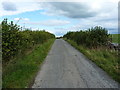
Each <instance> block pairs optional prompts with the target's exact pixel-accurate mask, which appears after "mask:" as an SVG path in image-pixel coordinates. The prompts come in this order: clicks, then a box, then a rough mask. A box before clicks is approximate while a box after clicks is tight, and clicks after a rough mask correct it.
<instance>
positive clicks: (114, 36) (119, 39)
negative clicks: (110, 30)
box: [110, 34, 120, 44]
mask: <svg viewBox="0 0 120 90" xmlns="http://www.w3.org/2000/svg"><path fill="white" fill-rule="evenodd" d="M110 37H111V38H112V40H111V41H112V43H119V44H120V34H111V35H110Z"/></svg>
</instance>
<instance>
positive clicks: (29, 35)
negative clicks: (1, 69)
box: [1, 19, 55, 63]
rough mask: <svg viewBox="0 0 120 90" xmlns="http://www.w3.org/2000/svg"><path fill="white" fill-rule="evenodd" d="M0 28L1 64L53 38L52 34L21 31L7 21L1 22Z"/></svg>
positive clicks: (18, 27)
mask: <svg viewBox="0 0 120 90" xmlns="http://www.w3.org/2000/svg"><path fill="white" fill-rule="evenodd" d="M1 27H2V61H3V63H6V62H8V61H9V60H10V59H11V58H12V57H14V56H15V55H17V54H18V53H22V51H24V50H25V49H28V48H31V47H33V46H34V45H36V44H42V43H44V42H46V41H47V40H48V39H51V38H55V36H54V35H53V34H51V33H49V32H46V31H31V30H21V27H20V26H18V25H16V24H14V23H13V21H11V22H10V23H8V21H7V19H4V20H3V21H2V23H1Z"/></svg>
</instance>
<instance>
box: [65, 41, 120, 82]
mask: <svg viewBox="0 0 120 90" xmlns="http://www.w3.org/2000/svg"><path fill="white" fill-rule="evenodd" d="M65 40H66V41H67V42H68V43H70V44H71V45H72V46H73V47H75V48H76V49H78V50H79V51H80V52H82V53H83V54H84V55H85V56H87V57H88V58H89V59H90V60H92V61H93V62H95V63H96V64H97V65H98V66H99V67H100V68H102V69H103V70H104V71H106V72H107V73H108V74H109V75H110V76H111V77H112V78H113V79H114V80H116V81H118V82H119V83H120V60H119V55H118V52H117V51H113V50H108V49H106V48H99V49H89V48H86V47H84V46H78V45H77V44H76V43H75V42H74V41H71V40H67V39H65Z"/></svg>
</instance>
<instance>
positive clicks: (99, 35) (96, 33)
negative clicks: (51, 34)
mask: <svg viewBox="0 0 120 90" xmlns="http://www.w3.org/2000/svg"><path fill="white" fill-rule="evenodd" d="M108 36H109V35H108V33H107V30H106V29H105V28H102V27H100V26H96V27H94V28H91V29H88V30H86V31H82V30H81V31H77V32H68V33H67V34H66V35H64V38H67V39H70V40H73V41H75V42H76V43H77V44H78V45H84V46H87V47H89V48H97V47H99V46H102V45H106V44H107V41H108V40H109V37H108Z"/></svg>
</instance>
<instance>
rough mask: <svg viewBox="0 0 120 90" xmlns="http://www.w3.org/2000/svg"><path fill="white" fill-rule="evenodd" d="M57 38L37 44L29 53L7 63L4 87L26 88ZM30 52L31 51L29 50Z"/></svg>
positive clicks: (4, 73)
mask: <svg viewBox="0 0 120 90" xmlns="http://www.w3.org/2000/svg"><path fill="white" fill-rule="evenodd" d="M54 40H55V39H50V40H48V41H47V42H45V43H43V44H39V45H37V46H36V47H35V48H34V50H33V51H32V52H31V53H29V54H28V55H22V56H19V57H17V58H15V59H14V60H12V61H11V62H9V63H8V64H7V66H6V67H5V68H4V70H3V84H2V87H3V88H25V87H28V86H29V85H30V84H31V83H32V82H33V79H34V78H35V75H36V73H37V72H38V70H39V69H40V65H41V64H42V62H43V61H44V59H45V57H46V56H47V54H48V51H49V50H50V48H51V46H52V44H53V42H54ZM28 52H29V51H28Z"/></svg>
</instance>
